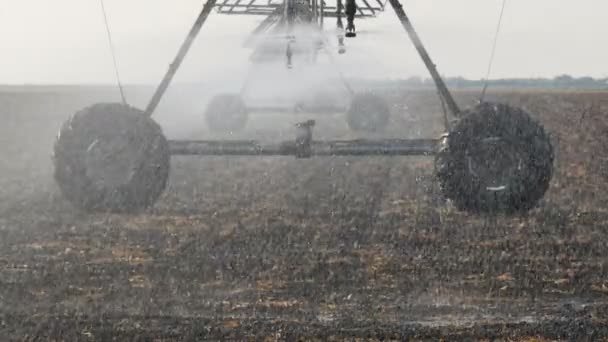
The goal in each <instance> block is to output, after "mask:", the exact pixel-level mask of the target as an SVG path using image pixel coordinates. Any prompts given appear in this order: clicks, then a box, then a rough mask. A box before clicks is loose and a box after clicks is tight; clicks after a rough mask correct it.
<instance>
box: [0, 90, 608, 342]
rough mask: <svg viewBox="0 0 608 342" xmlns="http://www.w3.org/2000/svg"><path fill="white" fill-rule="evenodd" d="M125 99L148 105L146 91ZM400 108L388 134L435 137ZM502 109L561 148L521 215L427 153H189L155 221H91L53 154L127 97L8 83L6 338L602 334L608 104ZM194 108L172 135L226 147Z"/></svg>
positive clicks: (607, 285)
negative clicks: (495, 214) (528, 121)
mask: <svg viewBox="0 0 608 342" xmlns="http://www.w3.org/2000/svg"><path fill="white" fill-rule="evenodd" d="M129 93H130V94H131V96H130V97H131V98H132V99H133V102H134V103H136V104H138V105H140V106H141V104H142V103H143V102H144V101H145V99H146V98H147V96H148V93H149V90H135V89H131V90H130V92H129ZM456 95H457V97H458V100H459V102H460V103H461V104H463V105H464V104H471V103H473V99H474V95H475V94H474V93H467V92H460V93H457V94H456ZM387 96H388V97H389V98H390V100H391V103H392V104H393V108H394V112H395V113H394V117H393V121H394V122H393V124H392V125H391V129H390V130H389V132H387V135H390V136H391V137H405V136H410V137H416V136H422V135H425V134H430V135H432V134H437V133H439V131H438V127H437V124H436V123H437V122H440V121H438V120H439V119H440V107H439V104H438V103H437V101H436V97H435V94H434V93H433V92H430V91H429V92H424V91H418V92H405V91H394V92H393V93H391V94H387ZM491 97H492V98H493V99H499V100H501V101H506V102H508V103H511V104H514V105H520V106H523V107H525V108H527V109H528V110H529V111H530V112H532V113H534V114H535V116H536V117H538V118H539V119H540V120H541V121H542V122H543V123H544V124H545V126H546V128H547V129H548V130H549V131H550V132H551V134H552V137H553V140H554V143H555V147H556V154H557V161H556V164H555V167H556V171H555V176H554V178H553V181H552V185H551V188H550V190H549V192H548V194H547V196H546V197H545V199H544V200H543V201H542V202H541V204H540V205H539V207H538V208H537V209H535V210H534V211H532V212H530V213H529V215H527V216H526V217H516V218H504V217H499V218H495V219H483V218H478V217H471V216H468V215H466V214H464V213H459V212H456V211H455V210H453V209H452V208H451V207H450V206H449V204H446V203H444V202H443V201H442V200H441V199H439V198H437V196H436V195H435V194H436V190H437V189H436V186H435V185H434V182H433V174H432V172H433V161H432V159H430V158H426V159H425V158H380V157H376V158H357V157H353V158H325V159H323V158H315V159H312V160H295V159H293V158H272V157H268V158H221V157H213V158H183V157H179V158H174V159H173V160H172V170H171V176H170V180H169V184H168V187H167V190H166V192H165V193H164V195H163V196H162V197H161V199H160V200H159V202H158V203H157V204H156V205H155V206H154V207H153V208H151V209H149V210H148V211H146V212H144V213H140V214H135V215H112V214H86V213H82V212H79V211H77V210H75V209H74V208H73V207H72V206H71V205H70V204H69V203H67V202H65V201H64V200H63V199H62V198H61V195H60V194H59V191H58V188H57V187H56V185H55V184H54V182H53V178H52V172H53V169H52V163H51V152H52V143H53V140H54V136H55V134H56V132H57V131H58V129H59V127H60V125H61V123H62V122H63V121H64V120H65V119H66V118H67V117H68V116H69V115H70V114H71V113H73V112H74V111H75V110H77V109H79V108H81V107H83V106H86V105H89V104H91V103H93V102H98V101H108V100H112V99H115V92H114V90H112V89H105V88H93V87H80V88H77V87H45V88H40V87H38V88H31V87H4V88H1V89H0V119H1V121H0V336H1V338H0V340H2V341H4V340H24V341H59V340H66V341H107V340H116V341H124V340H140V341H174V340H175V341H177V340H203V339H211V340H214V339H231V338H234V339H256V340H258V339H269V340H274V339H279V340H294V339H296V338H300V339H304V340H308V339H318V340H331V339H334V340H342V339H353V340H356V339H377V340H386V339H394V340H404V339H412V340H437V339H439V338H444V339H445V340H450V341H451V340H476V339H480V340H504V341H531V340H535V341H544V340H565V341H585V340H589V341H592V340H601V339H608V264H607V261H608V260H607V259H606V251H607V250H608V210H607V209H608V206H607V203H608V197H607V196H606V193H607V192H608V150H607V149H606V146H607V145H608V94H606V93H575V92H570V93H557V92H540V91H534V92H532V93H525V92H523V91H500V92H498V91H496V92H494V93H492V94H491ZM193 98H196V96H190V95H188V96H186V95H183V96H181V97H180V96H179V94H173V97H172V98H171V99H169V100H168V101H167V102H166V103H164V104H163V106H162V108H161V111H160V113H159V117H158V119H159V121H160V122H161V123H162V124H163V126H165V128H166V132H167V134H168V135H169V136H170V137H178V136H188V137H192V138H197V137H198V138H212V137H217V135H214V134H211V133H209V132H207V130H206V129H205V127H204V120H203V118H202V115H200V113H198V112H197V111H196V110H193V107H196V106H198V102H196V101H192V100H191V99H193ZM184 99H186V101H180V100H184ZM203 102H204V101H203ZM178 103H181V104H178ZM195 103H196V105H194V104H195ZM405 103H407V104H408V109H407V110H406V109H405V106H404V104H405ZM194 109H196V108H194ZM173 115H175V119H173ZM178 118H181V119H178ZM184 118H185V119H184ZM186 119H187V120H186ZM293 120H295V119H294V118H292V117H282V118H281V116H269V115H267V116H260V117H259V118H256V119H252V122H251V123H250V125H249V128H248V130H247V132H245V133H243V136H245V137H248V136H250V137H257V138H264V139H275V138H282V139H291V134H292V132H291V131H290V127H291V123H292V122H291V121H293ZM283 121H284V122H283ZM319 121H320V122H319V124H318V126H319V127H318V129H317V132H316V133H317V134H316V135H317V136H324V137H329V136H333V137H336V138H345V137H349V136H351V135H352V133H349V132H348V130H347V129H346V125H345V124H344V122H343V120H342V118H341V117H340V116H336V117H332V118H319ZM186 122H187V124H185V123H186ZM182 123H183V124H182ZM269 123H272V126H273V127H268V126H269V125H268V124H269Z"/></svg>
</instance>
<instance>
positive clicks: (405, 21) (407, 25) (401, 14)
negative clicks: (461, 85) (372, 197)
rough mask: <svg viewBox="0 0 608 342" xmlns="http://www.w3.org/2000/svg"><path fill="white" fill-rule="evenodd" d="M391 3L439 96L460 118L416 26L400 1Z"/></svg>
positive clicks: (458, 109) (391, 1) (452, 98)
mask: <svg viewBox="0 0 608 342" xmlns="http://www.w3.org/2000/svg"><path fill="white" fill-rule="evenodd" d="M389 2H390V4H391V6H392V7H393V10H394V11H395V14H397V17H398V18H399V21H400V22H401V25H403V28H404V29H405V31H406V32H407V34H408V35H409V37H410V39H411V40H412V43H413V44H414V46H415V47H416V50H417V51H418V54H419V55H420V57H421V58H422V60H423V61H424V64H425V65H426V68H427V69H428V70H429V73H430V74H431V77H432V78H433V81H434V82H435V86H436V87H437V91H439V96H441V98H442V99H443V101H444V102H445V104H446V106H447V108H448V110H449V111H450V113H451V114H452V115H454V116H455V117H458V116H460V114H461V111H460V108H458V104H457V103H456V101H455V100H454V97H453V96H452V94H451V93H450V90H449V89H448V87H447V86H446V85H445V82H443V79H442V78H441V76H440V75H439V72H438V71H437V67H436V66H435V63H433V61H432V60H431V57H430V56H429V54H428V52H427V51H426V48H425V47H424V44H422V41H421V40H420V36H418V33H417V32H416V30H415V29H414V26H412V23H411V21H410V20H409V18H408V17H407V15H406V14H405V11H404V10H403V6H402V5H401V3H400V2H399V0H389Z"/></svg>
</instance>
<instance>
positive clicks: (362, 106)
mask: <svg viewBox="0 0 608 342" xmlns="http://www.w3.org/2000/svg"><path fill="white" fill-rule="evenodd" d="M390 116H391V112H390V108H389V107H388V105H387V104H386V101H384V99H382V98H381V97H379V96H377V95H375V94H372V93H363V94H358V95H355V96H354V98H353V100H352V102H351V105H350V108H349V109H348V112H347V113H346V121H347V123H348V126H349V127H350V128H351V129H352V130H353V131H364V132H378V131H382V130H384V128H386V125H387V124H388V121H389V119H390Z"/></svg>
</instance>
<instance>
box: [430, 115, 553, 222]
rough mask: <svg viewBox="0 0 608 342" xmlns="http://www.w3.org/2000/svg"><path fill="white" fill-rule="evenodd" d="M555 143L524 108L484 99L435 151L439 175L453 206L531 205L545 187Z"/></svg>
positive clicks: (485, 209)
mask: <svg viewBox="0 0 608 342" xmlns="http://www.w3.org/2000/svg"><path fill="white" fill-rule="evenodd" d="M553 158H554V157H553V147H552V145H551V141H550V139H549V136H548V135H547V134H546V133H545V131H544V129H543V127H542V126H541V125H540V124H539V123H538V122H536V121H534V120H533V119H532V118H531V117H530V115H528V114H527V113H526V112H524V111H523V110H522V109H519V108H513V107H510V106H507V105H504V104H492V103H484V104H481V105H479V106H477V107H475V108H474V109H472V110H470V111H469V112H468V113H466V116H465V117H464V118H463V119H462V120H460V121H459V122H458V123H457V124H456V126H455V127H454V128H453V130H452V132H450V134H449V136H448V138H447V140H446V141H445V145H444V146H443V148H442V150H441V151H440V152H439V153H438V155H437V160H436V167H437V177H438V179H439V183H440V186H441V189H442V191H443V193H444V195H445V196H446V197H447V198H449V199H450V200H452V201H453V202H454V204H455V205H456V207H458V208H459V209H461V210H466V211H470V212H474V213H496V214H498V213H503V214H514V213H517V212H525V211H527V210H530V209H531V208H533V207H534V206H535V205H536V203H537V202H538V201H539V200H540V199H541V198H542V197H543V196H544V194H545V192H546V191H547V189H548V187H549V182H550V180H551V176H552V172H553Z"/></svg>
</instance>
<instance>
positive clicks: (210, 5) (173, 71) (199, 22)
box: [145, 0, 217, 116]
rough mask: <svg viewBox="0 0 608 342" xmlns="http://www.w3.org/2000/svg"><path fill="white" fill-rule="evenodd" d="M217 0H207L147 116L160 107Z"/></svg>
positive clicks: (151, 102)
mask: <svg viewBox="0 0 608 342" xmlns="http://www.w3.org/2000/svg"><path fill="white" fill-rule="evenodd" d="M216 1H217V0H207V2H206V3H205V6H203V9H202V11H201V13H200V14H199V16H198V18H197V19H196V21H195V22H194V25H193V26H192V29H191V30H190V32H189V33H188V36H187V37H186V40H185V41H184V43H183V44H182V46H181V48H180V49H179V52H178V53H177V56H176V57H175V60H173V63H171V65H170V66H169V70H168V71H167V73H166V74H165V77H164V78H163V80H162V82H161V83H160V84H159V86H158V88H157V89H156V92H155V93H154V95H153V96H152V99H151V100H150V102H149V103H148V106H147V107H146V111H145V114H146V115H147V116H152V114H154V111H155V110H156V107H158V104H159V103H160V100H161V99H162V98H163V95H165V92H166V91H167V88H169V85H170V84H171V81H172V80H173V77H174V76H175V74H176V73H177V70H178V69H179V67H180V66H181V65H182V62H183V61H184V58H185V57H186V55H187V54H188V51H190V47H192V43H194V40H195V39H196V37H197V36H198V34H199V32H200V31H201V28H202V27H203V24H204V23H205V21H206V20H207V17H208V16H209V13H211V10H212V9H213V7H215V3H216Z"/></svg>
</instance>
